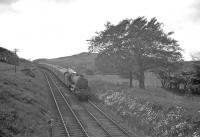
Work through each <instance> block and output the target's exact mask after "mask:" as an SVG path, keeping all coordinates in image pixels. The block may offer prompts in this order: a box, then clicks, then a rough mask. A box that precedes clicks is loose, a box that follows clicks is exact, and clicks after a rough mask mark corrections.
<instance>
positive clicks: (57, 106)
mask: <svg viewBox="0 0 200 137" xmlns="http://www.w3.org/2000/svg"><path fill="white" fill-rule="evenodd" d="M44 75H45V78H46V80H47V83H48V86H49V89H50V91H51V95H52V96H53V100H54V103H55V104H56V108H57V110H58V112H59V115H60V118H61V121H62V123H63V126H64V129H65V132H66V134H67V136H68V137H70V134H69V131H68V129H67V126H66V124H65V121H64V118H63V116H62V114H61V111H60V107H59V105H58V103H57V101H56V98H55V95H54V93H53V90H52V87H51V84H50V82H49V80H48V78H47V75H46V73H45V72H44Z"/></svg>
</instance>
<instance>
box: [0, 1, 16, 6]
mask: <svg viewBox="0 0 200 137" xmlns="http://www.w3.org/2000/svg"><path fill="white" fill-rule="evenodd" d="M17 1H18V0H0V4H4V5H9V4H12V3H15V2H17Z"/></svg>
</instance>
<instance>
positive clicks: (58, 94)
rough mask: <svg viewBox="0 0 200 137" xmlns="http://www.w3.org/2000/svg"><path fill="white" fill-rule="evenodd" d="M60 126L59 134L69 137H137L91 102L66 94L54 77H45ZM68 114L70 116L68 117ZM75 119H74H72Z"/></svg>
mask: <svg viewBox="0 0 200 137" xmlns="http://www.w3.org/2000/svg"><path fill="white" fill-rule="evenodd" d="M46 78H47V79H48V81H49V82H48V83H49V84H48V85H52V87H51V88H50V89H51V92H52V96H54V98H55V99H54V100H56V101H54V102H57V103H55V104H57V105H56V106H57V109H58V112H59V115H60V119H61V121H63V122H62V124H57V125H62V126H63V127H64V128H62V129H65V132H66V133H65V134H63V130H62V131H61V133H62V134H63V135H64V136H67V137H68V136H69V137H72V136H73V137H79V136H81V137H82V136H83V137H138V136H137V135H136V134H135V135H132V134H130V133H129V132H127V131H126V130H125V129H123V128H122V127H121V126H119V125H118V124H117V123H116V122H115V121H114V120H112V119H111V118H110V117H108V116H107V115H106V114H105V113H104V112H103V111H102V110H101V109H100V108H99V107H98V106H97V105H95V104H94V103H93V102H92V101H88V102H81V104H80V102H79V101H77V100H76V99H74V98H73V97H71V95H69V94H66V87H65V86H64V84H63V83H62V82H61V81H60V80H58V78H57V77H56V76H55V75H51V76H50V75H49V76H46ZM66 106H67V107H66ZM69 113H70V115H69ZM74 117H75V118H74ZM77 123H78V124H77Z"/></svg>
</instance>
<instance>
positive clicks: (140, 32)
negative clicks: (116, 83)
mask: <svg viewBox="0 0 200 137" xmlns="http://www.w3.org/2000/svg"><path fill="white" fill-rule="evenodd" d="M105 27H106V28H105V30H103V31H100V32H96V34H97V35H96V36H94V37H92V38H91V39H90V40H89V43H90V46H89V51H90V52H98V53H99V54H98V56H97V58H96V64H97V67H98V68H99V69H100V70H103V71H107V72H117V73H118V74H121V73H127V74H129V77H130V86H132V78H133V76H136V77H135V78H137V80H138V81H139V87H140V88H145V85H144V80H145V77H144V72H145V71H146V70H148V69H152V68H156V67H158V66H163V67H165V66H168V65H169V64H170V63H172V62H176V61H179V60H180V59H181V58H182V55H181V48H180V47H179V45H178V43H177V41H176V40H174V39H173V38H171V37H170V36H171V35H172V34H173V32H169V33H166V32H164V30H163V29H162V23H160V22H158V21H157V19H156V18H152V19H151V20H150V21H147V19H146V18H145V17H138V18H136V19H134V20H132V19H125V20H123V21H121V22H119V23H118V24H117V25H113V24H111V23H110V22H107V24H106V25H105Z"/></svg>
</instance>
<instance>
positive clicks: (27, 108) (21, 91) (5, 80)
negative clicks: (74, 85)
mask: <svg viewBox="0 0 200 137" xmlns="http://www.w3.org/2000/svg"><path fill="white" fill-rule="evenodd" d="M33 76H34V77H33ZM47 93H48V92H47V91H46V87H45V82H44V80H43V77H42V74H41V72H40V71H39V70H38V69H37V67H35V66H34V65H33V64H30V63H28V64H27V63H25V64H24V63H23V64H21V65H20V66H17V72H16V73H15V71H14V66H13V65H8V64H4V63H0V127H1V128H0V136H5V137H6V136H10V137H18V136H24V135H25V132H26V133H27V132H28V133H29V134H30V135H31V136H36V135H38V136H41V137H44V136H47V131H48V130H47V120H48V119H47V118H46V113H47V111H48V105H47V104H48V103H47V100H46V98H47ZM5 119H6V120H5Z"/></svg>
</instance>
